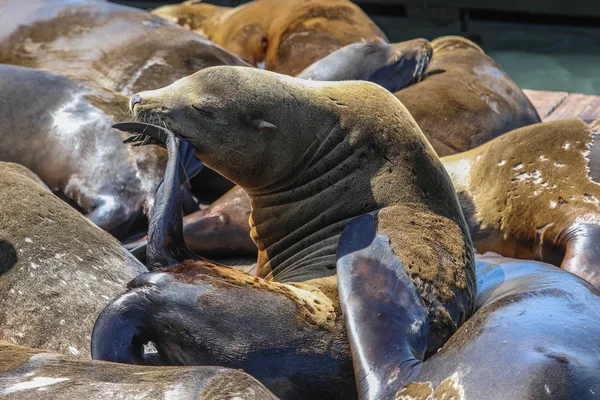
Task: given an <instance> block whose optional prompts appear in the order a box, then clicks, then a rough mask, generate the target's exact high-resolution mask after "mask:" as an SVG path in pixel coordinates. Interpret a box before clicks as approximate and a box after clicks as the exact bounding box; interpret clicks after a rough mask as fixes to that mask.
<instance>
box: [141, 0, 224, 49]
mask: <svg viewBox="0 0 600 400" xmlns="http://www.w3.org/2000/svg"><path fill="white" fill-rule="evenodd" d="M227 10H229V7H219V6H215V5H212V4H206V3H202V2H201V1H197V0H193V1H186V2H183V3H181V4H174V5H167V6H162V7H158V8H156V9H154V10H152V13H153V14H156V15H158V16H159V17H162V18H164V19H167V20H169V21H171V22H174V23H176V24H177V25H181V26H183V27H184V28H186V29H190V30H193V31H195V32H197V33H200V34H201V35H204V36H206V37H207V38H209V39H211V37H212V35H213V34H214V26H213V25H214V22H215V21H216V20H217V19H218V17H219V16H220V15H222V14H223V13H224V12H225V11H227Z"/></svg>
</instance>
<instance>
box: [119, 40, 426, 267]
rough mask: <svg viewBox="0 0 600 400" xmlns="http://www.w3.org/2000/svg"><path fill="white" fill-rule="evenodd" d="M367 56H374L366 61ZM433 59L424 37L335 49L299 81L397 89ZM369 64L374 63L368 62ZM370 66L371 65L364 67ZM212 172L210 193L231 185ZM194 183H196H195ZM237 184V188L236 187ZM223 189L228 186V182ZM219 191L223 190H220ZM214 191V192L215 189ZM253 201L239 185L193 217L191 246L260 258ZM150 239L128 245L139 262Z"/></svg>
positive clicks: (201, 178) (200, 182)
mask: <svg viewBox="0 0 600 400" xmlns="http://www.w3.org/2000/svg"><path fill="white" fill-rule="evenodd" d="M365 54H370V55H371V56H373V57H368V58H363V57H362V56H364V55H365ZM430 57H431V47H430V46H429V44H428V42H427V41H426V40H424V39H415V40H410V41H407V42H402V43H395V44H393V45H387V44H380V43H367V42H361V43H354V44H351V45H348V46H345V47H343V48H341V49H339V50H337V51H334V52H333V53H331V54H330V55H329V56H327V57H325V58H323V59H321V60H318V61H316V62H314V63H313V64H311V66H309V67H308V68H306V69H305V70H304V71H303V72H301V73H300V74H299V75H298V76H297V78H301V79H309V80H325V81H339V80H366V81H370V82H374V83H377V84H379V85H380V86H382V87H384V88H386V89H388V90H389V91H392V92H393V91H395V90H397V89H398V88H399V87H404V86H407V85H409V84H411V83H412V82H414V81H415V80H417V81H418V80H419V79H421V77H422V76H423V73H424V71H425V69H426V68H427V65H428V64H429V58H430ZM364 60H369V61H368V63H364V62H363V61H364ZM363 64H368V65H363ZM207 171H211V170H210V169H208V168H207V169H205V170H203V172H202V173H200V174H198V175H197V178H195V179H193V180H192V182H194V181H197V183H196V182H194V184H195V185H197V186H202V188H203V189H204V188H205V187H206V184H207V183H209V184H217V185H218V184H219V183H221V182H230V181H228V180H226V179H225V178H222V177H221V178H219V177H220V175H218V174H216V173H215V172H212V171H211V172H207ZM194 184H193V185H194ZM231 185H233V184H231ZM222 187H226V188H228V187H227V186H226V185H223V184H222ZM217 190H218V189H217ZM213 192H214V190H213ZM249 215H250V198H249V197H248V196H247V195H246V194H245V192H244V191H243V189H241V188H240V187H239V186H236V187H235V188H231V189H230V190H229V191H228V192H227V193H225V194H224V195H223V196H222V197H220V198H218V199H216V201H214V200H213V202H212V204H211V205H210V207H208V208H205V209H203V210H199V211H196V212H194V213H192V214H190V215H187V216H186V217H185V218H184V220H183V223H184V232H183V233H184V238H185V242H186V244H187V245H188V247H189V248H190V250H192V251H193V252H195V253H197V254H202V255H203V256H206V257H213V256H217V257H219V256H231V255H237V256H247V255H256V245H255V244H254V242H253V241H252V240H251V239H250V235H249V232H250V227H249V225H248V217H249ZM146 242H147V241H146V238H142V239H140V240H137V241H135V242H132V243H128V244H126V248H129V249H131V250H132V252H133V254H134V255H136V257H138V258H139V259H143V258H145V253H146V250H145V245H146Z"/></svg>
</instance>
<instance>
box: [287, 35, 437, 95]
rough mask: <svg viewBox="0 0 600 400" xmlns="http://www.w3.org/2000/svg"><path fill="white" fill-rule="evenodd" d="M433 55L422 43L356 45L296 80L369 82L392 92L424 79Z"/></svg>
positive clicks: (300, 74) (421, 41) (303, 73)
mask: <svg viewBox="0 0 600 400" xmlns="http://www.w3.org/2000/svg"><path fill="white" fill-rule="evenodd" d="M432 52H433V49H432V48H431V46H430V45H429V42H428V41H427V40H425V39H414V40H409V41H406V42H400V43H394V44H388V43H370V42H358V43H353V44H349V45H347V46H345V47H342V48H341V49H339V50H336V51H334V52H333V53H331V54H329V55H327V56H325V57H323V58H322V59H320V60H318V61H315V62H314V63H312V64H311V65H309V66H308V67H306V68H305V69H304V70H303V71H302V72H300V73H299V74H298V75H296V78H301V79H309V80H315V81H344V80H360V81H369V82H373V83H376V84H378V85H380V86H383V87H384V88H386V89H387V90H389V91H390V92H395V91H397V90H400V89H402V88H404V87H406V86H408V85H410V84H411V83H414V82H418V81H419V80H420V79H421V78H422V77H423V74H424V73H425V70H426V69H427V66H428V65H429V60H430V58H431V54H432Z"/></svg>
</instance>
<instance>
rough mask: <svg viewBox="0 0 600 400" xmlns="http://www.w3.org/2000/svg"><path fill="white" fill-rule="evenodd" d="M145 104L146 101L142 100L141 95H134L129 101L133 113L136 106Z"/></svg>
mask: <svg viewBox="0 0 600 400" xmlns="http://www.w3.org/2000/svg"><path fill="white" fill-rule="evenodd" d="M143 103H144V99H143V98H142V96H140V95H139V94H134V95H133V96H131V99H129V109H130V110H131V111H133V110H134V109H135V106H137V105H140V104H143Z"/></svg>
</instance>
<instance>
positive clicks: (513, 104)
mask: <svg viewBox="0 0 600 400" xmlns="http://www.w3.org/2000/svg"><path fill="white" fill-rule="evenodd" d="M431 45H432V47H433V57H432V58H431V62H430V64H429V67H428V69H427V71H426V75H425V79H423V80H422V81H421V82H419V83H417V84H415V85H411V86H409V87H407V88H405V89H402V90H400V91H398V92H396V93H395V95H396V97H398V99H400V101H401V102H402V104H404V106H405V107H406V108H407V109H408V111H409V112H410V113H411V114H412V116H413V117H414V119H415V121H417V123H418V124H419V127H420V128H421V129H422V130H423V133H424V134H425V136H426V137H427V139H429V141H430V142H431V145H432V146H433V148H434V149H435V151H436V152H437V153H438V155H439V156H445V155H449V154H454V153H460V152H461V151H466V150H470V149H472V148H473V147H476V146H478V145H480V144H483V143H485V142H487V141H489V140H491V139H493V138H495V137H497V136H498V135H501V134H503V133H505V132H508V131H510V130H513V129H516V128H520V127H522V126H525V125H531V124H535V123H538V122H540V118H539V116H538V114H537V112H536V110H535V108H534V107H533V105H532V104H531V102H530V101H529V99H528V98H527V96H525V94H524V93H523V91H522V90H521V89H520V88H519V87H518V86H517V84H516V83H514V82H513V81H512V79H511V78H510V77H509V76H508V74H506V72H504V71H503V70H502V68H501V67H500V65H498V64H497V63H496V62H495V61H494V60H492V59H491V58H490V57H489V56H487V55H486V54H485V53H484V52H483V50H481V48H480V47H479V46H477V45H476V44H475V43H473V42H471V41H469V40H467V39H465V38H462V37H459V36H445V37H441V38H438V39H435V40H433V41H432V42H431Z"/></svg>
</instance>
